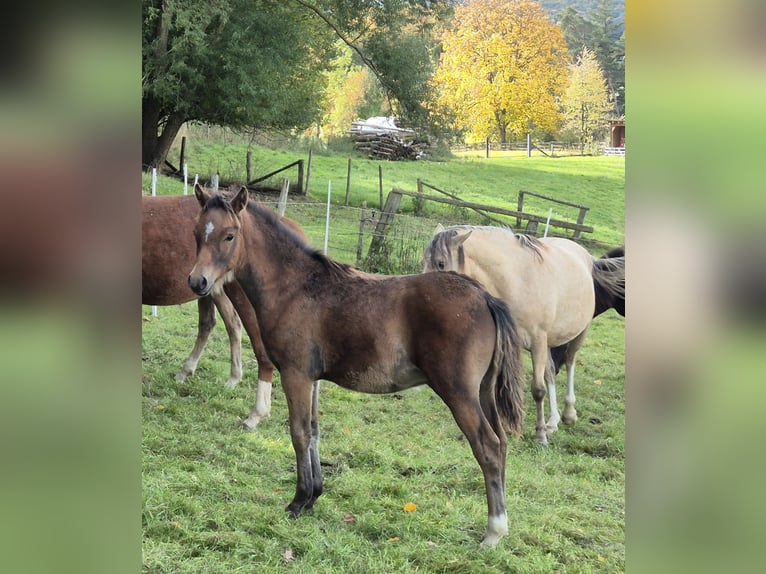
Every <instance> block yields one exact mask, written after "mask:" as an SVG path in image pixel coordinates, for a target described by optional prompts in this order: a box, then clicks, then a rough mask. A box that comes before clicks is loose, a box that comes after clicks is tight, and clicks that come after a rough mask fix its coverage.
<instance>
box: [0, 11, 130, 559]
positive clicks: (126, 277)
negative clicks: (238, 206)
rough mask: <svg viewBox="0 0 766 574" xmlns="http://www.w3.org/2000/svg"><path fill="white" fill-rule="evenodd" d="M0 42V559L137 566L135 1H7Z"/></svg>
mask: <svg viewBox="0 0 766 574" xmlns="http://www.w3.org/2000/svg"><path fill="white" fill-rule="evenodd" d="M0 43H2V45H3V50H0V125H2V129H0V206H1V207H0V460H2V471H0V508H2V520H0V529H1V530H0V570H2V571H4V572H30V573H36V572H60V573H69V572H73V573H74V572H76V573H90V572H93V573H96V572H99V573H103V572H110V573H112V572H123V571H124V572H137V571H138V570H139V569H140V565H141V546H140V544H141V521H140V509H141V490H140V489H141V473H140V468H141V467H140V437H141V435H140V432H141V427H140V372H141V371H140V368H141V367H140V313H139V309H140V296H139V292H140V275H139V273H138V261H139V258H138V251H139V250H140V241H141V240H140V233H139V231H140V226H139V217H140V211H139V206H140V185H141V183H140V177H141V173H140V113H141V12H140V5H139V4H136V5H135V6H133V5H132V3H126V2H119V3H117V2H110V1H108V2H82V1H79V0H77V1H75V2H63V3H61V2H42V3H40V2H31V3H21V4H19V3H17V4H15V5H14V6H13V7H11V8H9V9H8V11H7V12H6V20H5V25H4V27H3V39H2V41H0Z"/></svg>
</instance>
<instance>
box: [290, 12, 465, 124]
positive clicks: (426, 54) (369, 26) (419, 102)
mask: <svg viewBox="0 0 766 574" xmlns="http://www.w3.org/2000/svg"><path fill="white" fill-rule="evenodd" d="M295 1H296V2H298V3H299V4H301V5H302V6H304V7H306V8H307V9H309V10H311V11H313V12H314V13H315V14H316V15H318V16H319V17H320V18H321V19H322V20H323V21H324V22H325V23H326V24H327V26H328V27H330V28H331V29H332V30H334V31H335V33H336V34H337V36H338V38H340V39H341V40H342V41H343V42H344V43H345V44H346V45H347V46H349V47H350V48H351V49H352V50H353V51H354V53H355V58H354V61H355V62H356V63H358V64H361V65H364V66H365V67H366V68H367V69H368V70H369V71H370V73H371V74H372V75H373V76H374V77H375V79H376V80H377V82H378V84H379V87H380V89H382V90H383V92H384V93H385V100H386V101H387V102H388V103H389V104H390V105H391V107H392V109H391V110H389V113H392V114H396V115H397V116H399V117H400V118H401V119H402V120H403V121H404V122H406V123H407V124H408V125H413V126H424V125H425V124H426V121H427V119H428V117H427V110H426V107H425V103H426V101H428V100H429V98H430V97H431V94H430V89H431V87H430V84H429V80H430V77H431V75H432V74H433V69H434V60H435V56H434V54H435V52H436V50H437V49H438V42H437V40H436V39H435V33H434V30H435V29H436V27H437V26H438V25H439V23H440V22H442V21H443V20H444V19H446V18H447V17H448V16H449V15H451V13H452V4H453V0H295ZM373 91H377V90H373Z"/></svg>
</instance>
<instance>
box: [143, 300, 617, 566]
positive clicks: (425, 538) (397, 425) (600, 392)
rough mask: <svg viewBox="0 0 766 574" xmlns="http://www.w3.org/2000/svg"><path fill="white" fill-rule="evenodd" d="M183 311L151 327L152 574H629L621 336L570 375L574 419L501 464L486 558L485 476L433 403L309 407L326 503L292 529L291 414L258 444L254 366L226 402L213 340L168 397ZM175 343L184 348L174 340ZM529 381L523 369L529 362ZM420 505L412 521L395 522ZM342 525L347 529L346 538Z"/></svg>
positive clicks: (596, 334) (606, 334)
mask: <svg viewBox="0 0 766 574" xmlns="http://www.w3.org/2000/svg"><path fill="white" fill-rule="evenodd" d="M188 307H189V306H188V305H186V306H180V307H169V308H162V309H161V310H160V316H159V318H151V317H148V316H147V315H148V314H147V313H145V320H144V336H143V359H144V385H143V387H144V398H143V441H142V442H143V528H144V569H145V571H146V572H239V571H252V570H253V569H256V568H257V569H258V570H259V571H266V572H278V571H282V570H283V569H287V568H288V565H287V564H285V563H284V562H283V560H282V558H281V556H282V554H283V553H284V552H285V551H286V550H288V549H289V550H291V551H292V552H293V554H294V556H295V561H294V562H292V563H291V564H290V565H289V568H290V569H291V570H294V571H298V572H329V571H332V572H360V571H361V572H381V573H382V572H408V571H413V572H414V571H422V572H442V571H444V572H454V571H458V572H486V571H489V572H542V571H556V572H620V571H623V570H624V560H625V556H624V462H625V440H624V398H623V397H624V394H623V390H624V365H623V353H624V343H623V325H624V321H623V320H622V319H621V318H619V317H618V316H617V315H615V314H614V313H612V312H610V313H609V314H606V315H603V316H601V317H599V318H597V319H596V320H595V321H594V324H593V327H592V332H591V333H590V336H589V340H588V342H587V343H586V345H585V347H584V349H583V350H582V351H581V354H580V358H579V363H580V365H579V366H578V377H577V380H578V384H577V387H576V390H577V395H578V403H577V407H578V412H579V416H580V420H579V421H578V422H577V424H576V425H574V426H573V427H562V428H561V430H560V431H559V432H558V433H556V434H555V435H553V436H552V438H551V440H550V446H549V448H548V449H547V450H542V449H540V448H539V447H538V446H537V445H536V444H535V442H534V438H533V437H534V413H533V407H534V405H533V401H532V400H531V398H530V397H529V393H527V395H528V396H527V421H526V429H525V434H524V437H523V438H522V439H520V440H513V439H512V440H511V441H510V445H509V451H508V480H507V503H508V513H509V522H510V534H509V536H508V537H506V538H505V539H503V541H501V543H500V545H499V546H498V548H496V549H494V550H486V549H481V548H480V547H479V541H480V540H481V536H482V534H483V530H484V527H485V525H486V500H485V494H484V486H483V482H482V479H481V472H480V470H479V467H478V464H477V463H476V461H475V460H474V458H473V456H472V455H471V452H470V449H469V447H468V444H467V442H466V441H465V440H464V439H463V437H462V435H461V433H460V431H459V430H458V428H457V425H456V424H455V423H454V421H453V419H452V417H451V415H450V414H449V411H448V410H447V408H446V406H445V405H444V404H443V403H442V402H441V400H439V399H438V398H437V397H436V396H435V394H434V393H433V392H432V391H431V390H430V389H427V388H424V389H422V390H411V391H407V392H404V393H399V394H396V395H386V396H373V395H363V394H358V393H352V392H349V391H346V390H343V389H340V388H338V387H336V386H335V385H333V384H332V383H327V382H325V383H324V384H323V386H322V390H321V403H320V411H321V413H320V414H321V420H320V424H321V429H322V442H321V447H320V452H321V457H322V461H323V463H325V465H326V466H325V468H324V470H325V493H324V494H323V496H322V497H321V498H320V499H319V501H318V503H317V505H316V507H315V509H314V511H313V512H311V513H309V514H307V515H304V516H302V517H301V518H299V519H298V520H290V519H288V518H287V516H286V514H285V513H284V506H285V505H286V504H287V503H288V502H289V501H290V499H291V497H292V494H293V492H294V480H295V472H294V465H295V461H294V456H293V452H292V446H291V444H290V438H289V433H288V429H287V426H286V419H287V408H286V404H285V398H284V395H283V394H282V392H281V388H280V386H279V385H278V384H275V386H274V402H273V410H272V416H271V417H270V418H269V419H267V420H266V421H265V422H263V423H262V424H261V425H260V426H259V427H258V428H257V429H256V430H255V431H254V432H245V431H241V430H239V429H238V427H237V425H238V422H239V421H240V420H241V419H242V418H243V417H244V416H245V415H246V414H247V412H248V410H249V408H250V407H251V406H252V402H253V401H254V395H255V392H254V387H255V384H256V373H255V372H254V371H255V364H254V361H253V360H252V358H250V357H252V355H251V353H249V352H246V353H245V356H246V358H247V360H246V371H247V375H246V378H245V380H244V381H243V383H242V384H241V385H240V386H239V387H238V388H236V389H234V390H232V391H227V390H225V389H224V388H223V381H225V380H226V377H227V373H228V363H227V360H226V357H227V356H228V353H227V350H226V345H227V342H226V337H225V335H224V331H223V329H218V330H217V331H216V332H215V333H214V335H213V338H212V339H213V340H212V341H211V345H210V347H209V348H208V349H207V351H206V353H205V355H203V359H202V360H201V362H200V367H199V370H198V372H197V374H196V375H195V376H194V377H192V378H191V379H190V380H189V381H188V382H187V383H185V384H184V385H178V384H176V383H175V381H174V378H173V377H174V375H175V371H176V369H177V368H178V367H180V365H181V362H182V360H183V358H184V357H185V353H186V352H187V351H188V347H189V346H190V345H191V337H192V332H193V329H194V325H195V318H194V316H193V313H189V311H188ZM184 329H185V330H186V331H187V332H188V334H189V337H188V339H187V344H186V345H184V344H183V341H181V340H180V339H179V338H178V334H179V333H180V332H181V331H184ZM525 361H526V363H527V366H528V360H527V359H525ZM408 502H414V503H415V504H416V505H417V510H416V511H415V512H413V513H405V512H404V511H403V506H404V505H405V504H406V503H408ZM349 514H352V515H353V516H354V520H353V521H349V522H347V521H345V520H344V518H345V517H347V516H348V515H349Z"/></svg>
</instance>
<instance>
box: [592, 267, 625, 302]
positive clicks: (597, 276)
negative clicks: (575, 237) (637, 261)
mask: <svg viewBox="0 0 766 574" xmlns="http://www.w3.org/2000/svg"><path fill="white" fill-rule="evenodd" d="M593 288H594V290H595V293H596V308H595V312H594V313H593V316H594V317H595V316H596V315H600V314H601V313H603V312H604V311H606V310H608V309H615V310H616V311H617V312H618V313H619V314H620V315H622V316H623V317H624V316H625V257H624V256H623V257H612V258H609V259H594V260H593Z"/></svg>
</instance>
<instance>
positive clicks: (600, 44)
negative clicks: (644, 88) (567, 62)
mask: <svg viewBox="0 0 766 574" xmlns="http://www.w3.org/2000/svg"><path fill="white" fill-rule="evenodd" d="M621 8H622V9H623V10H624V6H623V5H622V4H621V2H620V0H594V2H593V5H592V7H591V8H590V9H589V10H588V11H587V14H586V15H582V14H581V13H580V12H578V11H577V9H576V8H574V7H573V6H571V5H570V6H567V7H566V8H564V9H563V10H562V11H561V12H560V13H559V16H558V24H559V26H560V27H561V30H562V32H563V33H564V39H565V40H566V42H567V45H568V46H569V52H570V54H571V55H572V61H574V60H575V59H576V58H577V56H578V55H579V54H580V51H581V50H582V48H583V47H586V48H589V49H590V50H591V51H593V52H594V53H595V54H596V58H597V59H598V62H599V64H600V65H601V69H602V70H603V72H604V78H605V79H606V83H607V86H608V88H609V95H610V98H611V99H612V101H613V102H614V108H615V112H616V114H617V115H621V114H624V113H625V30H624V27H625V24H624V18H625V16H624V12H623V11H621V10H620V9H621Z"/></svg>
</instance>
